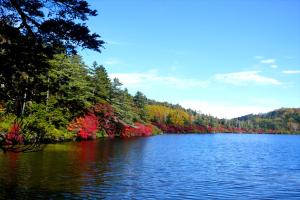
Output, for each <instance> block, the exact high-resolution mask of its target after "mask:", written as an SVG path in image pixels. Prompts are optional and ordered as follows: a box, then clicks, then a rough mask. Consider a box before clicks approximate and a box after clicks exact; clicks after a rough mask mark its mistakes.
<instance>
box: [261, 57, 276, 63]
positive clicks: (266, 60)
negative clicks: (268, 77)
mask: <svg viewBox="0 0 300 200" xmlns="http://www.w3.org/2000/svg"><path fill="white" fill-rule="evenodd" d="M275 62H276V60H275V59H273V58H269V59H264V60H261V61H260V63H262V64H274V63H275Z"/></svg>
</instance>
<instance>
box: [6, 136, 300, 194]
mask: <svg viewBox="0 0 300 200" xmlns="http://www.w3.org/2000/svg"><path fill="white" fill-rule="evenodd" d="M299 180H300V137H299V136H279V135H230V134H228V135H163V136H156V137H148V138H130V139H127V140H118V139H114V140H111V139H106V140H97V141H87V142H70V143H65V144H54V145H48V146H47V148H46V149H45V150H44V151H43V152H34V153H25V154H14V153H7V154H3V153H0V199H62V198H70V199H87V198H92V199H95V198H97V199H99V198H100V199H103V198H105V199H147V198H152V199H183V198H184V199H199V198H205V199H257V198H265V199H293V198H295V199H297V198H300V181H299Z"/></svg>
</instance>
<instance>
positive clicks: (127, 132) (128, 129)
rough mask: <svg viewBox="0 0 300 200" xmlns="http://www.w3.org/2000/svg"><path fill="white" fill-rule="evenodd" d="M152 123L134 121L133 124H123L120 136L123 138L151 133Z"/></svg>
mask: <svg viewBox="0 0 300 200" xmlns="http://www.w3.org/2000/svg"><path fill="white" fill-rule="evenodd" d="M152 132H153V127H152V125H144V124H141V123H135V124H134V126H128V125H127V126H124V127H123V131H122V132H121V134H120V136H121V137H123V138H126V137H134V136H150V135H152Z"/></svg>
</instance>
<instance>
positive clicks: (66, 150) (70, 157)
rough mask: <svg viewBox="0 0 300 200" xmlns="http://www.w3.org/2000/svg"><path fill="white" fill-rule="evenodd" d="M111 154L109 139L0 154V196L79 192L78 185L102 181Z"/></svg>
mask: <svg viewBox="0 0 300 200" xmlns="http://www.w3.org/2000/svg"><path fill="white" fill-rule="evenodd" d="M113 156H114V143H113V141H111V140H105V141H85V142H77V143H66V144H56V145H49V146H48V147H47V148H46V149H45V151H43V152H34V153H26V154H14V153H7V154H6V155H4V154H1V155H0V180H1V182H0V188H1V189H0V196H1V197H3V198H5V199H8V198H10V199H11V198H14V199H15V198H17V199H24V198H25V199H26V196H28V195H30V196H28V198H29V197H31V198H34V197H40V198H42V197H46V196H47V198H49V197H52V196H53V197H59V196H61V197H63V196H68V194H69V195H76V196H77V195H79V196H80V193H82V192H84V191H81V189H82V187H85V186H90V185H95V184H96V185H100V184H102V183H103V174H104V173H105V172H106V171H107V170H109V168H108V163H109V161H110V160H111V159H112V157H113ZM0 199H1V198H0Z"/></svg>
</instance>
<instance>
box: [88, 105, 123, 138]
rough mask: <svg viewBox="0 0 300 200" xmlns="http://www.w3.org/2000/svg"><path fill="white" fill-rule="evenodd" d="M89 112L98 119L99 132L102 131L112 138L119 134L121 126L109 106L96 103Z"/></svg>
mask: <svg viewBox="0 0 300 200" xmlns="http://www.w3.org/2000/svg"><path fill="white" fill-rule="evenodd" d="M90 112H92V113H94V114H95V115H96V116H97V117H98V122H99V130H104V131H105V133H106V135H107V136H109V137H114V136H116V135H119V134H120V132H121V130H122V127H123V126H122V125H121V124H120V123H119V120H118V118H117V116H116V114H115V111H114V109H113V107H112V106H111V105H110V104H108V103H98V104H96V105H95V106H93V107H92V108H91V109H90Z"/></svg>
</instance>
